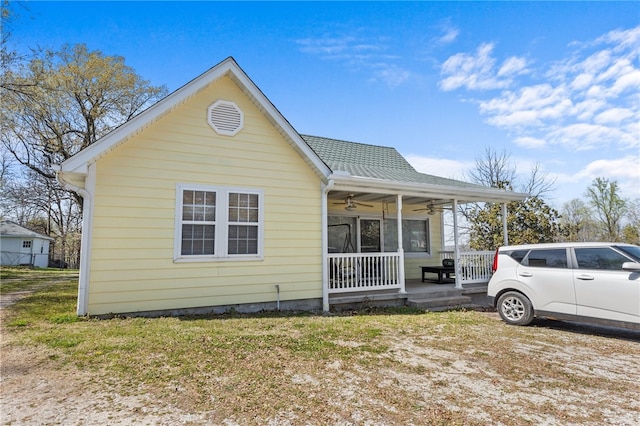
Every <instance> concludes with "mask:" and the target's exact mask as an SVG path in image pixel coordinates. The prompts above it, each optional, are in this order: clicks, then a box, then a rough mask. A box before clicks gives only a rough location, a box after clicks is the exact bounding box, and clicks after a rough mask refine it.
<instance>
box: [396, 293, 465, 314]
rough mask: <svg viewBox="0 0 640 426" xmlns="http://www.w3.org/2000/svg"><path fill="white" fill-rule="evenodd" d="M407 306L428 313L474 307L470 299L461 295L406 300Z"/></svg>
mask: <svg viewBox="0 0 640 426" xmlns="http://www.w3.org/2000/svg"><path fill="white" fill-rule="evenodd" d="M407 306H410V307H412V308H418V309H427V310H430V311H445V310H447V309H452V308H457V307H462V308H472V307H475V305H474V304H473V303H472V301H471V298H470V297H468V296H461V295H457V296H443V297H433V296H432V295H430V296H429V297H428V298H411V299H407Z"/></svg>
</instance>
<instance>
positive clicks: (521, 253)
mask: <svg viewBox="0 0 640 426" xmlns="http://www.w3.org/2000/svg"><path fill="white" fill-rule="evenodd" d="M527 253H529V250H514V251H512V252H509V253H507V254H508V255H509V256H511V257H512V258H513V260H515V261H516V262H518V263H522V260H523V259H524V257H525V256H526V255H527Z"/></svg>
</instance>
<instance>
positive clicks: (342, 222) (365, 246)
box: [323, 185, 513, 311]
mask: <svg viewBox="0 0 640 426" xmlns="http://www.w3.org/2000/svg"><path fill="white" fill-rule="evenodd" d="M355 189H356V188H354V187H353V186H352V185H350V186H348V187H346V188H341V189H339V190H338V189H336V186H334V187H333V191H329V192H327V197H326V201H325V207H326V210H325V211H326V212H327V214H326V218H325V219H324V221H325V223H324V228H325V234H326V236H325V241H324V247H325V253H324V265H323V267H324V269H323V272H324V274H323V275H324V277H325V280H324V292H323V296H324V297H323V309H324V310H325V311H327V310H329V308H330V307H333V308H334V309H337V308H338V307H339V306H342V307H345V306H352V305H354V304H355V305H356V306H357V305H359V304H360V305H362V304H368V305H378V306H406V305H409V306H416V307H422V308H426V309H434V308H442V307H451V306H470V305H476V306H477V305H481V304H482V302H480V303H478V301H479V300H480V299H484V295H485V294H486V285H487V283H488V281H489V279H490V277H491V274H492V270H491V268H492V263H493V257H494V252H493V251H469V250H463V249H462V248H461V247H460V243H459V241H460V236H459V229H458V227H459V224H458V218H457V210H458V205H459V203H460V202H475V201H480V200H482V201H487V202H501V204H502V205H503V213H504V214H503V217H504V218H505V221H504V222H505V223H504V229H505V233H504V235H505V244H507V243H508V239H507V233H506V203H507V200H506V199H504V198H503V199H500V196H504V197H505V198H507V199H509V200H510V199H511V198H512V197H513V195H512V194H507V193H504V192H498V193H497V194H496V193H492V194H491V195H492V196H488V195H487V194H474V195H475V197H472V196H471V195H470V194H466V198H465V199H464V200H458V198H444V196H443V195H444V194H435V193H433V189H432V188H430V189H431V191H432V192H430V193H421V194H417V193H415V192H414V193H411V194H408V193H406V192H404V193H395V194H389V193H380V192H379V191H380V189H371V190H370V191H371V192H363V191H362V189H361V190H360V191H358V192H356V191H355ZM452 195H453V194H452ZM457 195H460V194H457ZM444 212H449V214H450V217H451V221H452V228H453V229H452V231H451V232H452V234H453V250H444V248H445V244H444V241H445V237H444V233H445V231H444V219H443V213H444Z"/></svg>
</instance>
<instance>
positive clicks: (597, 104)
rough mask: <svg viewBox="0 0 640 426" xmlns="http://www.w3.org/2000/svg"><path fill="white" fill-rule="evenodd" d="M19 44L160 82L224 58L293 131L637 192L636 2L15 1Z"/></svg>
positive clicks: (572, 194)
mask: <svg viewBox="0 0 640 426" xmlns="http://www.w3.org/2000/svg"><path fill="white" fill-rule="evenodd" d="M20 6H21V7H18V8H17V9H16V10H17V11H18V13H19V17H18V19H16V20H15V21H14V22H13V23H12V24H11V26H10V27H9V28H8V30H9V31H11V37H12V39H11V41H12V43H13V44H14V45H16V47H18V48H19V49H26V48H27V47H33V46H41V47H47V48H53V49H58V48H60V47H61V46H62V45H63V44H65V43H85V44H87V45H88V47H89V48H90V49H92V50H101V51H102V52H103V53H104V54H107V55H120V56H123V57H124V58H125V61H126V63H127V64H128V65H129V66H131V67H133V68H134V69H135V70H136V72H137V73H138V74H139V75H141V76H142V77H143V78H145V79H147V80H150V81H151V82H152V83H153V84H155V85H165V86H166V87H167V88H168V89H169V90H170V91H173V90H176V89H178V88H179V87H180V86H182V85H183V84H185V83H187V82H188V81H190V80H191V79H193V78H195V77H196V76H198V75H200V74H201V73H203V72H204V71H206V70H207V69H209V68H211V67H212V66H214V65H215V64H217V63H218V62H220V61H222V60H224V59H225V58H226V57H228V56H233V57H234V58H235V59H236V61H237V62H238V64H239V65H240V66H241V67H242V68H243V69H244V70H245V72H246V73H247V74H248V75H249V77H251V79H252V80H253V81H254V82H255V83H256V84H257V86H258V87H259V88H260V89H261V90H262V91H263V92H264V93H265V95H266V96H267V97H268V98H269V99H270V100H271V102H272V103H273V104H274V105H275V106H276V107H277V108H278V109H279V110H280V112H281V113H282V114H283V115H284V116H285V118H286V119H287V120H289V122H290V123H291V124H292V125H293V127H294V128H295V129H296V130H297V131H298V132H300V133H302V134H311V135H317V136H325V137H331V138H337V139H344V140H350V141H356V142H363V143H370V144H376V145H384V146H393V147H395V148H397V149H398V151H400V153H402V154H403V155H404V156H405V157H407V159H409V161H410V162H411V163H412V164H413V165H414V167H416V168H417V169H418V170H420V171H422V172H424V173H430V174H435V175H439V176H444V177H451V178H457V179H464V176H465V172H466V171H468V170H469V169H470V168H473V166H474V162H475V159H476V158H478V157H481V156H482V155H483V153H484V151H485V150H486V149H487V148H491V149H493V150H495V151H497V152H502V151H503V150H505V151H506V152H507V153H509V154H510V155H511V160H512V161H513V162H514V164H515V165H516V167H517V170H518V173H519V174H520V175H521V176H522V177H523V178H525V177H527V176H528V174H529V170H530V169H531V167H532V166H533V165H534V164H536V163H539V164H540V166H541V168H542V169H543V171H545V172H548V173H549V176H550V177H552V178H555V179H557V184H556V186H557V189H556V191H555V192H554V193H553V194H552V195H551V197H549V198H548V200H547V201H548V202H549V203H550V204H552V205H553V206H554V207H556V208H560V207H561V205H562V203H564V202H566V201H568V200H570V199H572V198H582V196H583V195H584V193H585V191H586V189H587V187H588V186H589V185H590V183H591V182H592V180H593V179H594V178H596V177H606V178H608V179H610V180H616V181H618V183H619V184H620V186H621V189H622V195H623V196H624V197H626V198H638V197H640V66H639V64H640V3H637V2H621V3H618V2H558V3H556V2H321V3H315V2H280V3H272V2H257V3H254V2H228V3H227V2H205V1H202V2H125V1H122V2H32V1H27V2H20Z"/></svg>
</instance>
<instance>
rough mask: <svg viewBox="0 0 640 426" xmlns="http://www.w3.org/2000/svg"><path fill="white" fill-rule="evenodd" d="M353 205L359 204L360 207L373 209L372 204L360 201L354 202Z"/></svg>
mask: <svg viewBox="0 0 640 426" xmlns="http://www.w3.org/2000/svg"><path fill="white" fill-rule="evenodd" d="M352 203H353V204H357V205H359V206H364V207H373V206H372V205H371V204H365V203H361V202H360V201H352Z"/></svg>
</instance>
